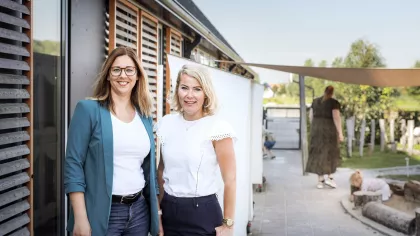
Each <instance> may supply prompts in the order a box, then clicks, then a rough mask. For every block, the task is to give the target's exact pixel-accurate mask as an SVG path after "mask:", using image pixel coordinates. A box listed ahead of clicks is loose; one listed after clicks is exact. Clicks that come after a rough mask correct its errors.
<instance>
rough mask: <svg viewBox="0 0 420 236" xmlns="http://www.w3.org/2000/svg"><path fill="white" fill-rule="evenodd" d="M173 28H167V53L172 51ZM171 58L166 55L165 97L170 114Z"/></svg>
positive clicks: (166, 111) (167, 111)
mask: <svg viewBox="0 0 420 236" xmlns="http://www.w3.org/2000/svg"><path fill="white" fill-rule="evenodd" d="M171 31H172V29H171V28H167V30H166V48H165V52H166V54H170V53H171ZM169 70H170V69H169V60H168V57H166V76H165V79H166V88H165V89H166V98H165V102H166V109H165V113H166V114H169V113H171V103H170V102H168V99H167V98H168V97H169V96H170V95H171V73H170V71H169Z"/></svg>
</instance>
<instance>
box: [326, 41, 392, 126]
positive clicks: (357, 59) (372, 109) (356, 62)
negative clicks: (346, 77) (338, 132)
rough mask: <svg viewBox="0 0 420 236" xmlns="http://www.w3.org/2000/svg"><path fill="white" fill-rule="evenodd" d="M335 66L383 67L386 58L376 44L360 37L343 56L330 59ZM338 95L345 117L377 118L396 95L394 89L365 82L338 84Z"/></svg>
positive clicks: (387, 107)
mask: <svg viewBox="0 0 420 236" xmlns="http://www.w3.org/2000/svg"><path fill="white" fill-rule="evenodd" d="M333 65H334V66H336V67H347V68H379V67H385V66H386V64H385V61H384V59H383V57H382V55H381V54H380V51H379V49H378V47H377V46H375V45H374V44H372V43H370V42H369V41H367V40H362V39H359V40H357V41H355V42H353V43H352V44H351V46H350V50H349V52H348V53H347V55H346V57H345V58H344V60H343V59H341V58H336V59H335V60H334V61H333ZM337 87H338V89H337V97H339V99H340V100H341V102H342V105H343V111H344V112H343V113H344V115H345V116H346V117H350V116H353V115H356V116H358V117H365V116H366V117H367V118H377V117H379V116H382V114H383V113H384V111H386V110H388V109H389V107H390V106H391V104H392V97H393V95H394V94H395V92H396V91H395V89H393V88H380V87H374V86H366V85H353V84H343V83H338V85H337Z"/></svg>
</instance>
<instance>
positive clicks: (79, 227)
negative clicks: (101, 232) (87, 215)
mask: <svg viewBox="0 0 420 236" xmlns="http://www.w3.org/2000/svg"><path fill="white" fill-rule="evenodd" d="M91 235H92V229H91V228H90V224H89V220H88V219H82V220H76V221H75V222H74V229H73V236H91Z"/></svg>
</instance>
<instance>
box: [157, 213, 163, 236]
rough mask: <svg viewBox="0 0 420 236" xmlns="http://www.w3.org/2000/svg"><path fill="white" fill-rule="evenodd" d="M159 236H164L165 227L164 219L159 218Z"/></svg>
mask: <svg viewBox="0 0 420 236" xmlns="http://www.w3.org/2000/svg"><path fill="white" fill-rule="evenodd" d="M158 235H159V236H163V225H162V217H161V216H159V234H158Z"/></svg>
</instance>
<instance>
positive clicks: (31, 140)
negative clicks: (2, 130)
mask: <svg viewBox="0 0 420 236" xmlns="http://www.w3.org/2000/svg"><path fill="white" fill-rule="evenodd" d="M25 6H26V7H27V8H28V9H29V11H30V15H24V17H23V19H24V20H25V21H27V22H28V24H29V25H30V26H31V27H30V28H29V29H23V33H24V34H26V35H27V36H28V38H29V39H30V43H24V44H25V48H26V50H28V52H29V57H25V62H26V63H28V65H29V67H30V69H29V71H26V72H25V76H26V77H27V78H28V79H29V84H28V85H26V86H24V88H25V89H26V90H27V91H28V93H29V94H30V98H29V99H27V100H26V101H25V103H26V104H27V105H28V107H29V109H30V111H29V113H27V114H26V115H25V116H26V118H27V119H28V121H29V123H30V125H29V127H27V128H26V132H28V134H29V137H30V138H29V141H27V142H26V145H27V146H28V148H29V150H30V152H29V154H28V155H26V158H27V159H28V161H29V164H30V166H29V169H28V170H27V173H28V175H29V178H30V179H29V182H28V183H27V184H26V186H27V187H28V189H29V191H30V195H29V196H28V202H29V205H30V208H29V210H28V211H27V214H28V216H29V219H30V221H29V225H28V228H29V232H30V235H34V184H33V181H34V176H33V173H34V167H33V165H34V148H33V147H34V132H33V126H34V119H33V117H34V115H33V114H34V104H33V99H34V91H33V82H34V77H33V31H32V29H33V26H34V24H33V1H25Z"/></svg>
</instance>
